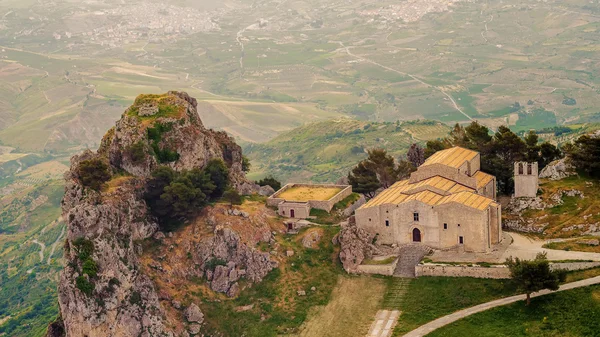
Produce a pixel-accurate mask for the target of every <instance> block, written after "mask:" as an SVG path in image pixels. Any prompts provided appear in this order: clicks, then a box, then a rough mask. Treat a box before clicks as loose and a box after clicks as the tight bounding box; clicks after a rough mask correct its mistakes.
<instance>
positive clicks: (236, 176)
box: [48, 92, 276, 337]
mask: <svg viewBox="0 0 600 337" xmlns="http://www.w3.org/2000/svg"><path fill="white" fill-rule="evenodd" d="M196 107H197V103H196V100H195V99H193V98H191V97H190V96H188V95H187V94H185V93H178V92H169V93H168V94H165V95H143V96H140V97H138V98H137V99H136V101H135V103H134V105H132V106H131V107H130V108H129V109H128V110H127V111H125V113H124V114H123V116H122V118H121V119H120V120H119V121H118V122H117V124H116V126H115V128H113V129H111V130H110V131H109V132H108V133H107V134H106V136H105V137H104V139H103V141H102V144H101V147H100V149H99V150H98V152H96V153H93V152H92V151H86V152H84V153H83V154H81V155H78V156H75V157H73V158H72V160H71V169H70V171H69V172H67V173H66V174H65V179H66V190H65V196H64V199H63V202H62V210H63V217H64V219H65V220H66V221H67V238H66V243H65V252H64V256H65V260H66V264H65V267H64V270H63V271H62V273H61V275H60V282H59V298H58V299H59V306H60V314H61V318H62V321H60V320H59V321H58V322H56V323H55V324H52V325H51V326H50V328H49V332H48V335H49V336H60V335H61V333H62V332H64V333H66V335H67V336H69V337H80V336H82V337H83V336H86V337H100V336H102V337H105V336H131V337H134V336H135V337H139V336H147V337H150V336H179V335H182V336H189V335H190V334H192V335H194V334H197V333H200V331H201V325H202V321H203V318H202V317H203V315H202V312H201V311H200V309H199V308H198V306H197V305H196V304H194V303H186V304H185V305H184V306H183V307H181V306H180V308H178V309H181V310H182V313H180V314H179V316H177V317H176V318H169V316H168V315H167V313H166V312H165V309H164V308H163V304H162V303H161V296H159V291H160V290H159V289H157V285H156V283H155V281H153V279H152V278H151V277H150V276H149V273H148V272H147V268H146V267H147V266H146V265H145V264H142V263H141V262H140V259H141V258H140V257H141V256H143V254H144V248H143V247H144V242H147V241H148V239H150V240H153V241H158V242H161V240H162V239H163V238H164V237H165V235H164V234H163V233H161V232H158V230H159V224H158V223H157V220H156V219H155V218H153V217H152V216H151V215H150V213H149V208H148V206H147V205H146V202H145V201H144V198H143V195H144V191H145V188H146V186H147V181H148V179H149V177H150V176H151V172H152V171H153V170H154V169H156V168H157V167H159V166H160V165H166V166H169V167H171V168H172V169H174V170H175V171H182V170H189V169H193V168H203V167H204V166H205V165H206V164H207V162H208V161H209V160H211V159H214V158H218V159H222V160H223V161H224V162H225V163H226V166H227V167H228V169H229V178H230V181H231V182H232V183H233V185H235V186H237V187H238V188H241V186H246V187H247V186H248V185H251V184H250V183H249V182H248V181H247V180H246V179H245V176H244V172H243V170H242V166H243V158H242V151H241V148H240V147H239V146H238V145H237V144H236V143H235V142H234V141H233V140H232V139H231V138H230V137H229V136H227V135H226V134H225V133H223V132H216V131H212V130H208V129H206V128H204V127H203V125H202V122H201V121H200V118H199V117H198V114H197V111H196ZM91 160H93V161H95V162H97V163H98V162H99V163H104V165H105V167H107V171H108V173H107V175H108V177H106V178H107V179H106V180H108V181H107V183H106V184H104V185H103V186H102V188H101V189H93V188H90V187H89V186H88V185H86V184H85V183H84V182H83V181H84V180H85V179H86V178H85V177H82V174H81V170H80V168H81V167H82V165H84V164H82V163H89V162H90V161H91ZM94 174H96V172H94ZM252 221H254V222H256V223H257V227H260V226H259V225H260V219H258V220H252ZM264 232H265V234H264V235H263V237H264V240H267V241H268V240H269V239H270V233H271V232H270V230H269V229H268V227H267V229H266V231H264ZM152 238H156V239H152ZM144 240H145V241H144ZM186 256H187V257H189V258H190V262H189V264H188V268H186V269H182V270H178V271H177V273H174V274H173V275H172V277H173V278H174V279H177V278H179V279H185V278H187V277H191V276H197V277H206V279H208V280H209V282H210V283H209V284H210V287H211V288H212V289H213V290H214V291H217V292H224V293H227V294H228V295H229V296H235V295H236V294H237V292H238V290H239V285H238V283H237V281H238V280H240V279H242V278H245V279H246V280H248V283H249V284H251V283H254V282H259V281H260V280H261V279H262V278H263V277H264V276H265V275H266V274H267V273H268V271H270V270H271V269H272V268H274V267H275V266H276V264H275V263H272V262H271V261H270V259H269V255H268V254H266V253H261V252H259V251H257V250H255V248H254V247H253V245H251V244H248V243H247V242H243V241H242V240H241V239H240V234H238V233H237V232H235V231H234V230H233V229H231V228H228V227H227V226H218V224H217V223H215V224H214V228H213V230H212V232H211V233H208V235H206V236H203V238H202V240H197V241H194V242H189V246H188V249H187V250H186ZM162 258H163V259H164V260H165V261H172V263H173V264H175V263H177V262H178V261H179V262H180V261H181V258H182V257H180V256H175V255H173V256H172V257H170V256H168V253H167V254H165V255H164V256H162Z"/></svg>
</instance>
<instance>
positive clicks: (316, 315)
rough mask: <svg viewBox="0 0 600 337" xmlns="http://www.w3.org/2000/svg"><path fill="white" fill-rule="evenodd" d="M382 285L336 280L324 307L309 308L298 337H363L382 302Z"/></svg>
mask: <svg viewBox="0 0 600 337" xmlns="http://www.w3.org/2000/svg"><path fill="white" fill-rule="evenodd" d="M384 293H385V281H384V280H383V279H376V278H372V277H368V276H361V277H346V276H340V277H339V278H338V282H337V285H336V287H335V289H334V290H333V294H332V296H331V301H330V302H329V303H328V304H327V305H326V306H320V307H316V308H313V309H312V310H311V312H310V313H309V316H308V319H307V321H306V322H305V323H304V324H303V325H302V327H301V328H300V333H299V334H298V335H295V336H298V337H300V336H301V337H313V336H314V337H337V336H339V337H352V336H356V337H359V336H361V337H362V336H365V335H366V334H367V333H368V330H369V327H370V326H371V323H372V322H373V319H374V317H375V314H376V313H377V310H378V309H379V307H380V306H381V303H382V301H383V294H384Z"/></svg>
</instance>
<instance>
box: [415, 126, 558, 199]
mask: <svg viewBox="0 0 600 337" xmlns="http://www.w3.org/2000/svg"><path fill="white" fill-rule="evenodd" d="M452 146H461V147H464V148H467V149H471V150H474V151H478V152H479V153H480V154H481V170H482V171H484V172H487V173H490V174H492V175H494V176H496V180H497V181H498V192H499V193H501V194H511V193H512V192H513V190H514V183H513V169H514V163H515V162H516V161H527V162H537V163H538V167H539V168H540V170H541V169H542V168H544V167H545V166H546V165H548V164H549V163H550V162H552V161H553V160H556V159H558V158H560V157H561V155H562V154H561V151H560V150H559V149H558V148H557V147H556V146H554V145H552V144H550V143H548V142H544V143H542V144H540V143H539V137H538V135H537V134H536V133H535V132H534V131H530V132H529V133H528V134H527V135H526V136H525V138H524V139H523V138H521V137H519V136H518V135H517V134H515V133H514V132H512V131H511V130H510V129H509V128H508V127H506V126H500V127H499V128H498V131H497V132H496V133H495V134H493V135H491V133H490V130H489V129H488V128H487V127H486V126H484V125H481V124H479V123H477V122H472V123H471V124H470V125H468V126H467V127H462V126H461V125H459V124H456V125H455V126H454V128H453V129H452V131H451V132H450V135H449V136H448V137H446V138H445V139H442V140H434V141H429V142H427V148H426V149H425V156H426V157H429V156H431V155H433V154H434V153H435V152H437V151H440V150H443V149H447V148H450V147H452Z"/></svg>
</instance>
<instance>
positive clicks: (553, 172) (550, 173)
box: [540, 158, 576, 180]
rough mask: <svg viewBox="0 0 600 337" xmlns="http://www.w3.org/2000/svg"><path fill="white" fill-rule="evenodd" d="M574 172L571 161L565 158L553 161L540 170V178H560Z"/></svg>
mask: <svg viewBox="0 0 600 337" xmlns="http://www.w3.org/2000/svg"><path fill="white" fill-rule="evenodd" d="M574 174H576V173H575V168H574V167H573V165H571V163H569V162H568V159H567V158H563V159H560V160H556V161H553V162H552V163H550V164H548V166H546V167H544V168H543V169H542V171H541V172H540V178H546V179H550V180H561V179H563V178H566V177H569V176H572V175H574Z"/></svg>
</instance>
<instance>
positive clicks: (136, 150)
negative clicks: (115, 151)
mask: <svg viewBox="0 0 600 337" xmlns="http://www.w3.org/2000/svg"><path fill="white" fill-rule="evenodd" d="M126 152H127V153H128V154H129V157H130V158H131V161H133V163H134V164H140V163H143V162H144V160H145V159H146V144H144V142H142V141H139V142H137V143H135V144H133V145H131V146H129V148H128V149H127V151H126Z"/></svg>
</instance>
